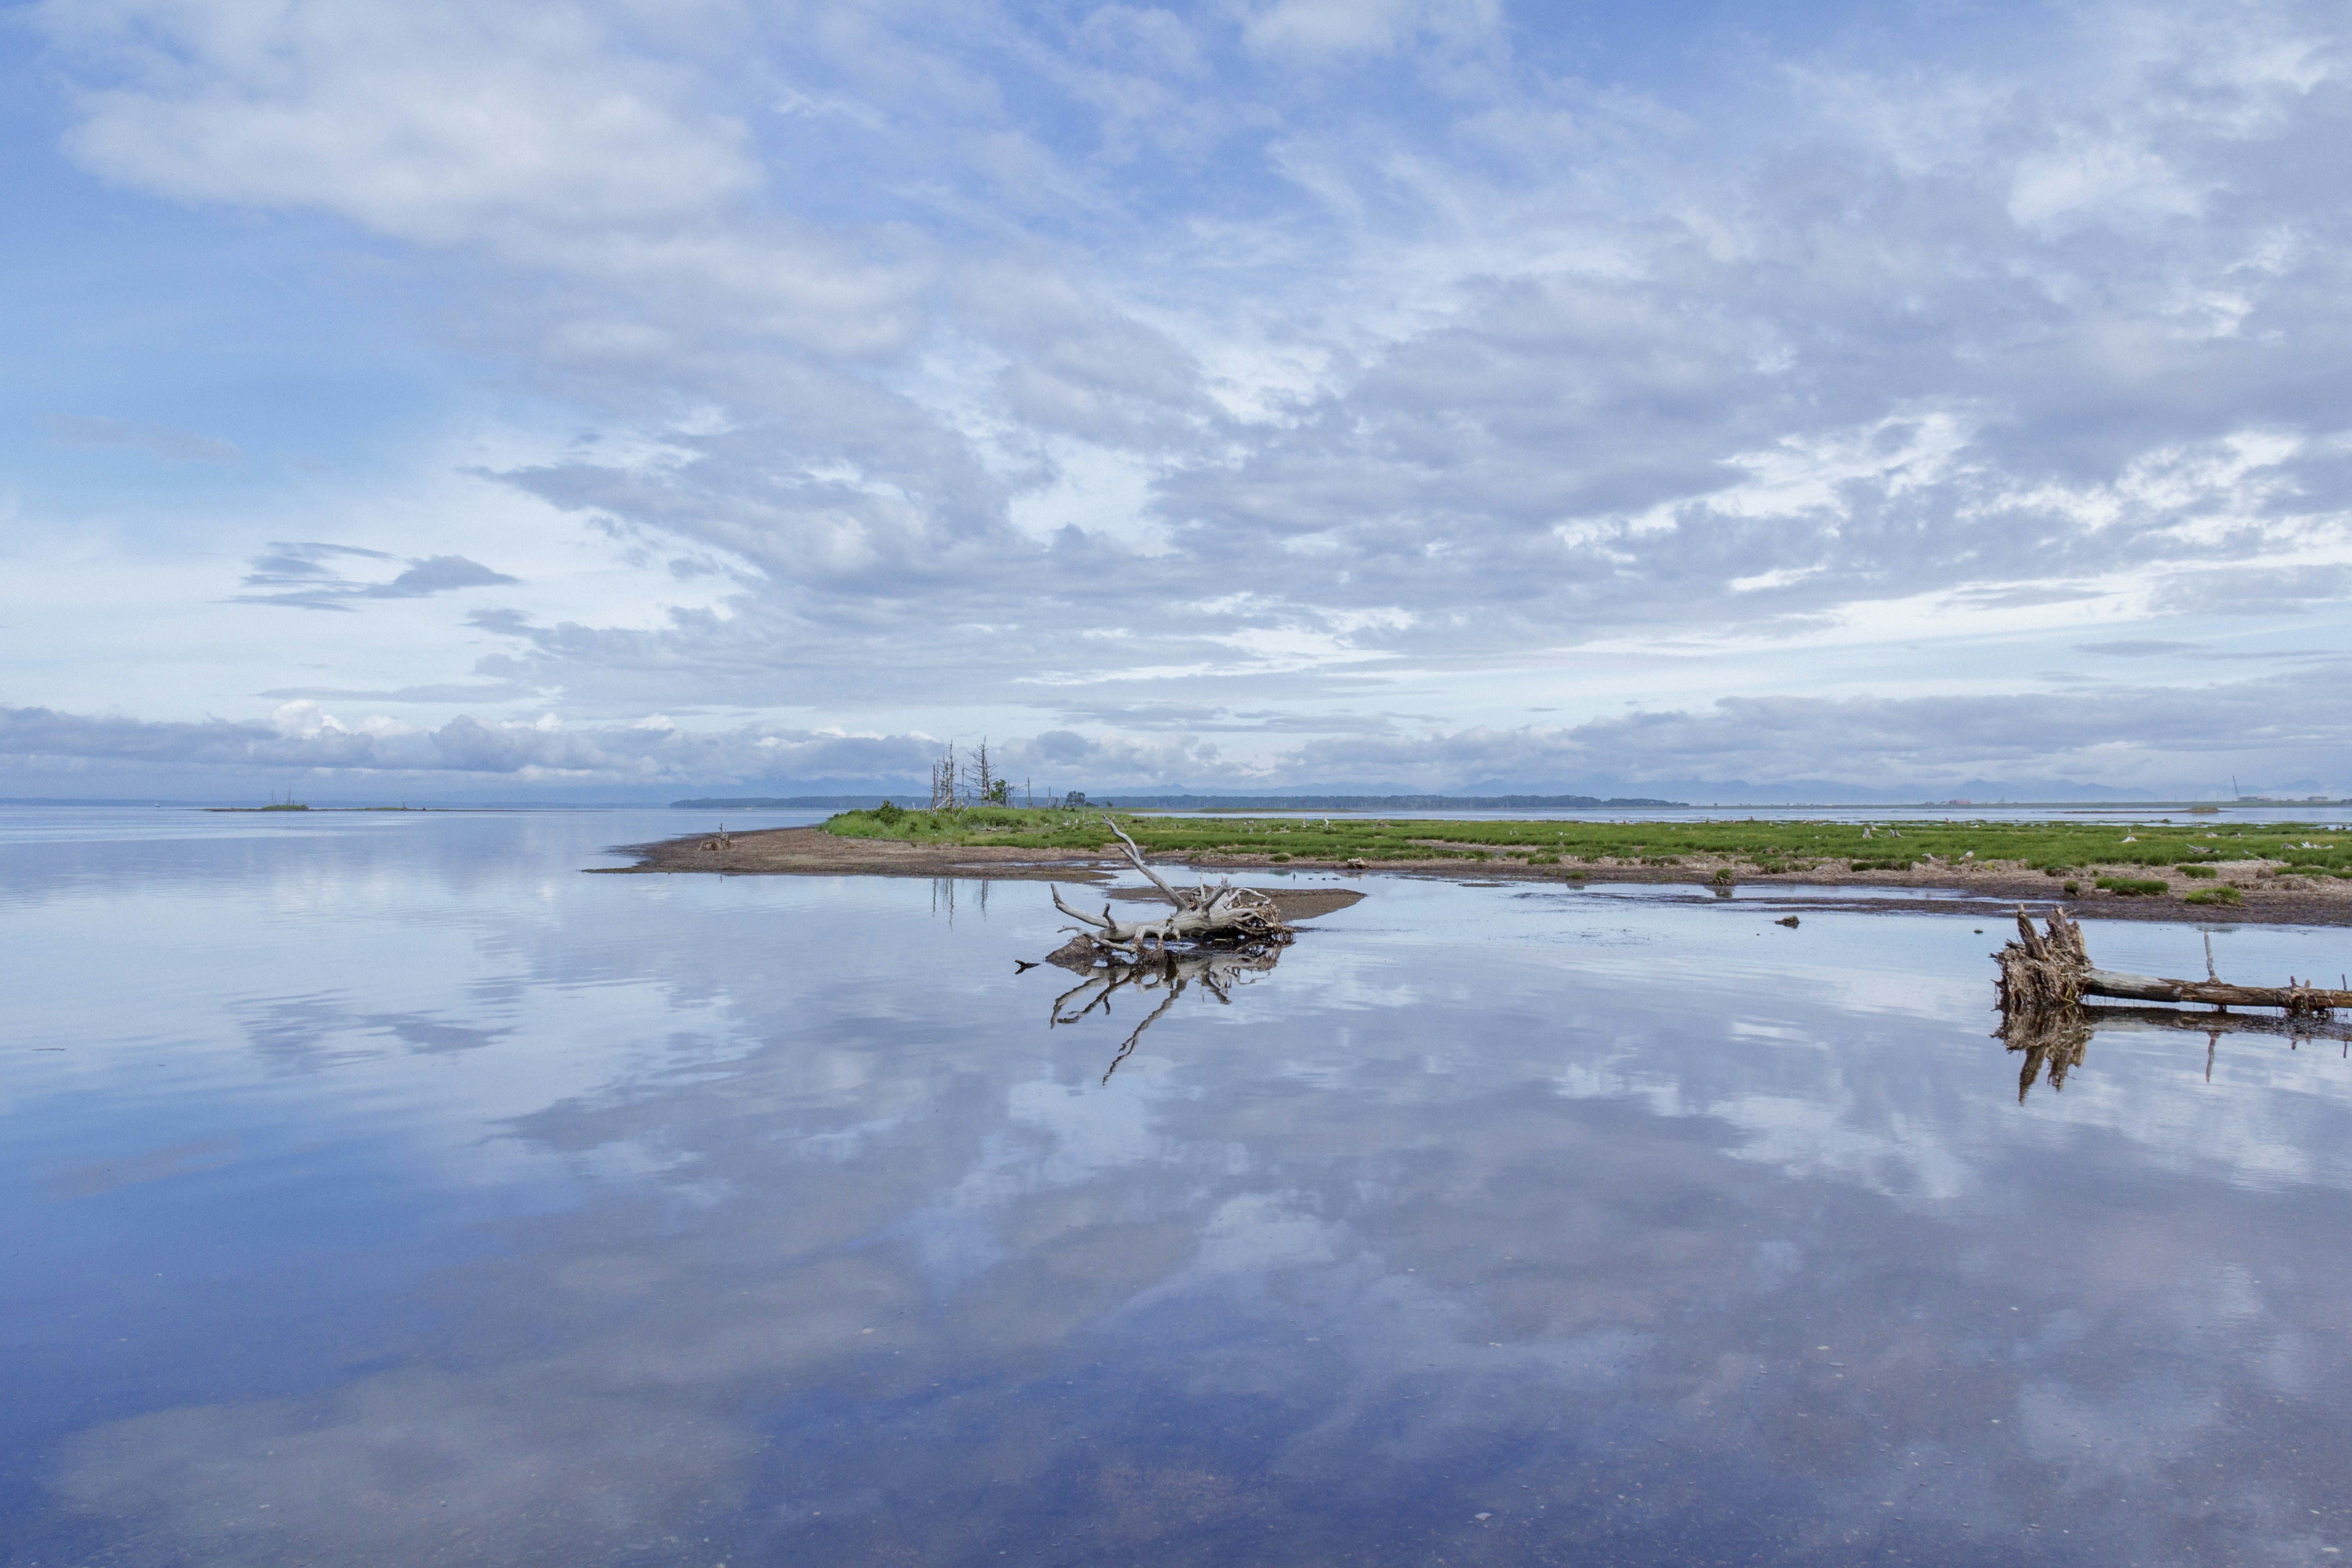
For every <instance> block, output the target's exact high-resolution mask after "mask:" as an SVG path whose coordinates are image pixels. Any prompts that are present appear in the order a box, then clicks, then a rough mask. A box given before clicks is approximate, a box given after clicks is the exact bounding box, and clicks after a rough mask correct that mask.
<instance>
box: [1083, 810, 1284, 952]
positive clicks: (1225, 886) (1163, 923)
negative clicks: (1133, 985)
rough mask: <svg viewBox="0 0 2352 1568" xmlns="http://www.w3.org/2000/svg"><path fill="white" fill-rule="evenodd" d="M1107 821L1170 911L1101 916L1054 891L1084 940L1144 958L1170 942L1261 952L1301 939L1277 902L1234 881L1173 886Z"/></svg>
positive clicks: (1105, 908)
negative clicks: (1071, 903) (1153, 915)
mask: <svg viewBox="0 0 2352 1568" xmlns="http://www.w3.org/2000/svg"><path fill="white" fill-rule="evenodd" d="M1103 821H1104V823H1105V825H1106V826H1108V828H1109V829H1110V831H1112V833H1114V834H1115V835H1117V837H1118V841H1119V844H1120V846H1121V847H1122V848H1123V849H1124V850H1125V851H1126V852H1127V858H1128V861H1129V863H1130V864H1132V865H1133V866H1134V867H1135V869H1136V870H1138V871H1139V872H1141V873H1143V874H1144V876H1145V877H1146V878H1148V879H1149V880H1150V883H1151V885H1152V886H1154V887H1156V888H1158V889H1159V890H1160V895H1161V896H1162V897H1164V898H1166V899H1167V900H1168V903H1169V904H1170V905H1171V907H1170V909H1169V911H1168V913H1167V914H1165V915H1160V916H1159V917H1158V918H1156V919H1150V920H1120V919H1118V918H1117V917H1116V916H1115V915H1112V914H1111V912H1110V905H1109V904H1104V905H1103V912H1102V915H1101V917H1100V918H1097V917H1096V916H1094V915H1088V914H1086V913H1085V912H1084V911H1082V910H1076V909H1073V908H1071V907H1070V906H1069V905H1068V904H1065V903H1063V902H1062V890H1061V889H1060V888H1058V887H1055V888H1054V889H1053V890H1052V891H1053V895H1054V907H1055V908H1056V909H1058V910H1060V911H1061V912H1062V913H1063V914H1065V915H1068V916H1069V917H1070V918H1071V919H1073V920H1075V921H1076V922H1078V927H1079V929H1078V937H1079V940H1081V941H1083V942H1086V943H1088V944H1091V945H1092V946H1094V947H1096V948H1097V949H1100V950H1106V951H1108V950H1110V949H1119V950H1123V951H1125V952H1127V953H1128V954H1129V955H1131V956H1134V957H1137V958H1140V957H1141V956H1143V952H1144V949H1145V948H1146V947H1147V946H1151V947H1161V948H1164V947H1166V946H1167V945H1168V944H1169V943H1171V942H1185V943H1194V942H1199V943H1213V944H1217V945H1219V946H1239V947H1261V948H1262V947H1272V946H1281V945H1283V944H1284V943H1286V942H1288V941H1290V940H1291V939H1292V937H1293V936H1295V935H1296V933H1294V932H1293V931H1292V930H1291V928H1290V925H1289V924H1288V923H1287V922H1286V921H1285V920H1284V919H1283V918H1282V911H1281V910H1279V909H1277V908H1276V906H1275V902H1274V900H1273V899H1271V898H1269V897H1267V896H1266V895H1265V894H1263V893H1260V892H1258V891H1257V890H1256V889H1255V888H1248V887H1235V886H1234V884H1233V883H1232V882H1231V881H1230V880H1226V881H1221V882H1219V883H1217V884H1216V885H1215V886H1213V887H1212V886H1210V885H1209V883H1208V882H1207V880H1206V879H1205V878H1204V879H1202V882H1201V883H1200V885H1199V886H1197V887H1176V886H1173V885H1171V883H1169V881H1168V879H1167V878H1165V877H1163V876H1161V875H1160V873H1158V872H1156V871H1154V870H1152V869H1151V867H1150V865H1149V864H1147V863H1146V862H1145V861H1144V858H1143V852H1142V851H1141V850H1140V849H1138V848H1137V847H1136V843H1135V841H1134V840H1133V839H1130V838H1129V837H1128V836H1127V835H1126V834H1125V833H1123V832H1120V831H1119V828H1118V823H1117V822H1114V821H1111V820H1110V819H1109V818H1108V817H1105V818H1104V819H1103Z"/></svg>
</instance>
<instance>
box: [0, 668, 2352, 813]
mask: <svg viewBox="0 0 2352 1568" xmlns="http://www.w3.org/2000/svg"><path fill="white" fill-rule="evenodd" d="M2339 662H2340V661H2339ZM2341 689H2342V687H2341V683H2332V682H2328V681H2326V680H2319V681H2315V680H2313V679H2311V678H2309V677H2308V676H2307V675H2304V674H2296V675H2292V676H2273V677H2268V678H2264V679H2260V680H2251V681H2241V682H2235V683H2231V684H2228V685H2206V686H2193V687H2183V686H2156V685H2147V686H2121V685H2100V686H2097V687H2096V688H2095V689H2091V690H2087V691H2063V692H2055V693H2022V694H2012V695H1949V696H1934V697H1908V698H1885V697H1850V698H1825V697H1811V696H1761V697H1727V698H1723V699H1720V700H1718V701H1716V702H1714V703H1711V704H1707V705H1705V706H1693V707H1687V708H1674V709H1667V710H1663V711H1656V712H1647V711H1643V712H1635V713H1631V714H1626V715H1622V716H1615V717H1608V718H1599V719H1592V720H1589V721H1587V722H1584V723H1581V724H1570V725H1552V724H1531V725H1525V726H1519V727H1492V726H1470V727H1458V728H1454V729H1442V728H1437V727H1416V729H1417V731H1418V732H1417V733H1416V732H1409V731H1407V730H1406V729H1405V728H1404V727H1402V726H1388V725H1378V724H1357V725H1352V726H1351V725H1349V724H1346V723H1344V722H1326V723H1322V724H1301V725H1297V726H1290V725H1286V724H1267V725H1263V726H1259V727H1256V729H1255V731H1252V732H1251V733H1263V734H1265V735H1266V736H1268V737H1275V738H1276V739H1277V740H1278V742H1279V745H1278V748H1277V749H1274V750H1272V751H1269V752H1266V753H1264V754H1255V753H1241V754H1229V752H1228V750H1227V749H1226V743H1225V742H1224V741H1222V740H1221V739H1219V738H1216V737H1231V736H1233V735H1234V734H1235V733H1237V732H1240V731H1242V730H1243V728H1244V727H1242V726H1239V725H1235V724H1232V723H1228V722H1224V721H1223V719H1222V718H1221V717H1220V716H1216V715H1212V716H1210V717H1211V718H1212V719H1213V720H1217V722H1210V723H1203V724H1201V725H1197V726H1194V727H1190V728H1184V727H1171V728H1168V729H1163V730H1160V731H1158V732H1146V733H1142V734H1129V733H1121V732H1119V731H1118V730H1108V731H1106V730H1101V729H1097V730H1095V731H1094V732H1092V733H1088V732H1086V731H1082V730H1079V729H1076V728H1068V727H1055V728H1049V729H1045V730H1043V731H1041V732H1038V733H1035V734H1033V735H1025V736H1024V735H1011V736H1000V737H995V738H994V739H992V742H991V747H990V750H991V758H992V762H993V763H994V764H995V766H996V767H997V768H999V769H1000V770H1001V771H1002V772H1003V773H1004V774H1006V775H1008V776H1010V777H1011V778H1013V779H1015V780H1016V781H1020V780H1024V779H1025V780H1027V781H1028V782H1029V783H1030V784H1032V785H1033V786H1034V788H1036V789H1041V790H1043V789H1056V790H1058V789H1094V788H1123V789H1137V788H1153V789H1174V788H1180V787H1181V788H1192V789H1219V788H1223V789H1265V788H1268V787H1280V786H1295V785H1318V784H1325V785H1328V784H1345V785H1350V786H1355V785H1379V786H1384V787H1394V788H1397V789H1408V790H1412V791H1425V790H1429V791H1442V790H1454V791H1471V790H1477V789H1491V788H1496V787H1501V786H1509V787H1512V788H1515V789H1568V790H1580V789H1583V790H1593V789H1599V790H1602V791H1605V792H1612V793H1615V792H1622V791H1623V790H1624V789H1639V790H1640V792H1643V793H1651V794H1655V793H1661V792H1664V793H1669V794H1686V793H1690V792H1692V791H1697V792H1699V793H1700V794H1702V795H1704V796H1705V797H1706V798H1708V799H1726V798H1728V799H1738V800H1780V799H1788V798H1790V796H1791V795H1795V796H1800V797H1804V798H1819V795H1820V792H1821V791H1822V790H1824V789H1830V790H1835V789H1851V790H1853V791H1856V792H1858V793H1864V794H1881V795H1883V794H1885V793H1888V792H1893V793H1895V794H1908V795H1910V796H1911V797H1912V798H1939V797H1941V796H1943V795H1948V794H1950V793H1953V792H1954V791H1955V790H1966V789H2000V788H2004V787H2005V781H2014V783H2015V787H2016V789H2018V790H2019V791H2021V792H2027V793H2032V794H2039V795H2043V796H2047V795H2049V794H2051V793H2053V791H2054V792H2057V793H2063V792H2065V791H2066V790H2068V789H2115V788H2125V789H2139V790H2143V791H2146V792H2148V793H2152V794H2158V795H2176V796H2177V795H2181V794H2197V793H2201V792H2203V791H2205V790H2207V789H2210V788H2211V786H2212V782H2213V780H2214V779H2218V778H2223V777H2226V776H2227V775H2229V774H2230V773H2231V772H2237V773H2241V774H2243V775H2245V776H2248V777H2253V776H2263V777H2292V778H2298V779H2302V778H2312V777H2324V778H2326V779H2337V780H2343V781H2352V698H2347V697H2344V696H2342V695H2336V694H2337V693H2338V692H2339V691H2340V690H2341ZM971 738H976V737H971ZM946 744H947V743H946V742H945V741H943V740H941V739H939V738H936V737H931V736H929V735H926V734H922V733H919V732H903V731H902V732H898V733H895V734H867V735H856V734H844V733H840V732H827V731H821V730H810V729H803V728H791V727H782V726H778V725H772V724H765V723H755V724H747V725H738V726H734V727H727V728H692V727H687V726H685V725H681V724H680V723H678V722H677V720H675V719H673V718H671V717H669V716H667V715H664V714H659V713H656V714H653V715H649V716H644V717H641V718H638V719H636V720H635V721H633V722H628V723H613V724H601V725H594V726H571V725H566V724H563V723H562V722H560V721H558V720H557V719H556V718H555V717H554V716H552V715H541V716H539V717H537V718H534V719H521V718H509V719H489V718H483V717H479V716H473V715H463V716H458V717H457V718H454V719H451V720H449V721H448V722H446V723H445V724H443V725H441V726H439V727H434V728H424V727H416V726H413V725H409V724H404V723H403V722H401V721H399V720H396V719H393V718H389V717H384V716H373V717H370V718H366V719H362V720H360V721H357V722H355V723H346V722H345V721H343V720H342V719H341V718H339V717H337V716H334V715H333V714H331V713H329V712H328V711H327V710H326V709H325V708H323V707H322V706H320V704H319V703H318V702H316V701H313V700H309V699H299V698H298V699H296V700H293V701H289V702H287V703H285V704H283V705H282V706H279V707H278V709H277V710H276V711H275V712H274V713H273V714H272V715H271V716H270V719H269V721H268V723H245V724H234V723H228V722H226V721H221V720H213V721H209V722H206V723H204V724H186V723H170V722H148V721H140V720H135V719H129V718H119V717H103V718H101V717H80V716H73V715H68V714H62V713H58V712H54V711H52V710H48V709H42V708H12V709H5V710H0V767H5V769H6V770H7V771H9V772H12V773H14V774H16V775H17V776H19V777H32V776H36V775H44V774H58V773H64V774H67V775H69V776H100V777H112V776H113V775H112V774H110V773H108V772H107V771H106V770H107V769H108V768H110V767H115V766H120V765H126V764H135V765H137V766H139V767H142V768H152V769H155V770H158V772H159V773H160V772H171V773H173V774H174V775H175V776H178V777H184V778H211V779H216V780H227V779H277V780H278V781H279V782H281V783H282V782H283V779H284V778H285V774H286V771H287V770H288V769H289V768H291V769H301V770H304V771H305V772H306V774H307V775H308V776H309V777H311V778H313V779H319V780H320V781H321V782H328V783H331V782H337V781H340V782H341V783H343V784H346V785H348V786H351V787H352V788H364V787H369V786H372V785H382V784H383V783H387V782H391V781H394V780H415V781H416V782H417V783H419V784H436V783H437V784H439V785H446V786H450V787H459V786H463V785H465V784H467V782H468V781H472V782H477V783H530V784H534V785H545V786H549V787H553V788H558V789H564V788H580V789H596V788H607V787H630V788H635V787H640V786H642V787H648V788H651V787H668V786H675V787H677V788H681V789H687V788H693V789H702V788H709V787H727V786H739V785H744V784H748V783H751V782H752V781H757V780H770V781H788V782H792V783H795V784H806V785H809V786H811V787H822V786H824V785H826V784H827V783H832V784H835V785H842V786H855V787H856V788H857V789H867V788H876V789H909V788H912V787H914V786H915V783H916V781H917V780H919V779H922V778H923V777H924V776H925V775H926V773H927V771H928V769H929V766H930V764H931V763H932V762H933V761H935V760H936V759H937V758H938V757H939V755H940V752H941V751H942V750H943V749H944V747H945V745H946ZM967 744H968V742H967ZM2067 780H2072V781H2073V782H2072V783H2071V784H2069V783H2068V782H2067ZM2332 787H2336V786H2332Z"/></svg>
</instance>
